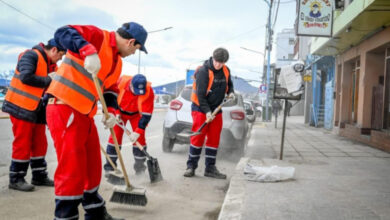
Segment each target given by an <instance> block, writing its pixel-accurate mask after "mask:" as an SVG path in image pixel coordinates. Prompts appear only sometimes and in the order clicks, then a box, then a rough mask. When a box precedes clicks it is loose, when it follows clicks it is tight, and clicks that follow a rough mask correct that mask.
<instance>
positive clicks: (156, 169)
mask: <svg viewBox="0 0 390 220" xmlns="http://www.w3.org/2000/svg"><path fill="white" fill-rule="evenodd" d="M146 163H147V165H148V171H149V177H150V182H151V183H155V182H159V181H161V180H163V178H162V175H161V170H160V165H159V164H158V161H157V158H153V157H150V158H149V159H148V161H147V162H146Z"/></svg>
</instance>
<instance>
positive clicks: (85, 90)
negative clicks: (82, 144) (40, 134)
mask: <svg viewBox="0 0 390 220" xmlns="http://www.w3.org/2000/svg"><path fill="white" fill-rule="evenodd" d="M103 33H104V39H103V43H102V45H101V47H100V50H99V52H98V56H99V58H100V62H101V68H100V71H99V73H98V74H97V76H98V78H99V81H100V85H103V90H105V89H107V88H109V87H111V86H112V85H114V84H115V83H116V81H117V79H118V78H119V76H120V73H121V70H122V60H121V58H120V57H119V55H118V54H113V52H112V47H111V46H110V33H109V32H108V31H103ZM115 56H117V57H115ZM115 59H117V60H118V61H117V63H116V65H115V66H114V67H113V62H114V60H115ZM47 92H48V93H50V94H52V95H53V96H55V97H57V98H58V99H60V100H61V101H63V102H64V103H66V104H67V105H69V106H71V107H72V108H74V109H76V110H77V111H79V112H80V113H82V114H85V115H86V114H88V115H89V116H90V117H93V116H94V115H95V114H96V111H97V107H96V101H97V100H98V96H97V92H96V89H95V84H94V82H93V79H92V75H91V74H90V73H88V71H87V70H86V69H85V68H84V60H82V59H80V58H78V57H75V56H73V55H72V54H70V53H67V54H66V56H65V59H64V60H63V62H62V64H61V66H60V67H59V68H58V70H57V74H56V75H55V77H54V78H53V81H52V83H51V84H50V86H49V88H48V91H47Z"/></svg>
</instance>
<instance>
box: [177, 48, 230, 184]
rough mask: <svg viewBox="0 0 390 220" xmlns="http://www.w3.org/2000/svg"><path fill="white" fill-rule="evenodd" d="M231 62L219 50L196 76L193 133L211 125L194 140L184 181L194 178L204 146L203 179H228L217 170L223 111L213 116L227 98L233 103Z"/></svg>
mask: <svg viewBox="0 0 390 220" xmlns="http://www.w3.org/2000/svg"><path fill="white" fill-rule="evenodd" d="M228 59H229V53H228V51H227V50H226V49H225V48H217V49H215V50H214V52H213V56H212V57H210V59H208V60H206V61H205V62H204V64H203V66H201V67H199V68H198V70H197V71H196V72H195V75H194V76H195V80H194V83H193V86H192V94H191V101H192V106H191V114H192V119H193V124H192V131H193V132H196V131H197V130H198V129H199V128H200V127H201V126H202V124H203V123H204V122H205V121H206V120H210V122H209V123H208V124H207V125H206V126H205V127H204V128H203V130H202V131H201V134H199V135H195V136H192V137H191V144H190V150H189V155H188V160H187V170H186V171H185V173H184V176H185V177H192V176H194V175H195V170H196V168H197V167H198V161H199V158H200V154H201V153H202V148H203V145H205V158H206V159H205V163H206V168H205V171H204V175H205V176H207V177H212V178H217V179H226V175H225V174H223V173H220V172H219V170H218V169H217V167H216V166H215V163H216V158H217V151H218V147H219V140H220V136H221V130H222V110H220V111H219V112H218V113H217V114H216V115H215V116H213V115H212V112H213V111H214V110H215V109H216V108H217V107H218V106H219V105H220V104H221V103H222V101H223V100H224V98H225V96H226V95H228V97H229V98H231V99H234V97H235V96H234V90H233V83H232V80H231V77H230V70H229V68H228V67H227V66H226V65H225V63H226V62H227V61H228ZM206 137H207V140H206V142H205V139H206Z"/></svg>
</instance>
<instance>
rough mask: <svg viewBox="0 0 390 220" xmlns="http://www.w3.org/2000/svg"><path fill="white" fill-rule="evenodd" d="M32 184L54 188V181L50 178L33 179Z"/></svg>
mask: <svg viewBox="0 0 390 220" xmlns="http://www.w3.org/2000/svg"><path fill="white" fill-rule="evenodd" d="M31 183H32V184H33V185H35V186H54V181H53V180H51V179H50V178H49V177H47V176H45V177H39V178H36V177H33V178H32V179H31Z"/></svg>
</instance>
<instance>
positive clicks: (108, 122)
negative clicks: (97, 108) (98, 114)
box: [102, 113, 116, 129]
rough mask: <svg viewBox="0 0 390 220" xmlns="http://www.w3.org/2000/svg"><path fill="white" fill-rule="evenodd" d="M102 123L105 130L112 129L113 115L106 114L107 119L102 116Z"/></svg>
mask: <svg viewBox="0 0 390 220" xmlns="http://www.w3.org/2000/svg"><path fill="white" fill-rule="evenodd" d="M102 122H103V124H104V128H105V129H107V128H112V127H114V125H115V122H116V118H115V115H114V114H112V113H108V118H106V116H105V115H103V119H102Z"/></svg>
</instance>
